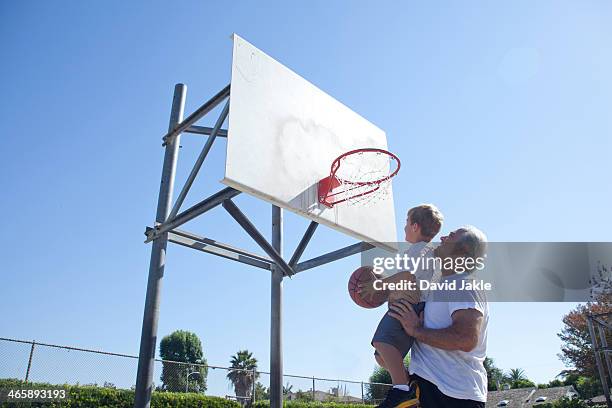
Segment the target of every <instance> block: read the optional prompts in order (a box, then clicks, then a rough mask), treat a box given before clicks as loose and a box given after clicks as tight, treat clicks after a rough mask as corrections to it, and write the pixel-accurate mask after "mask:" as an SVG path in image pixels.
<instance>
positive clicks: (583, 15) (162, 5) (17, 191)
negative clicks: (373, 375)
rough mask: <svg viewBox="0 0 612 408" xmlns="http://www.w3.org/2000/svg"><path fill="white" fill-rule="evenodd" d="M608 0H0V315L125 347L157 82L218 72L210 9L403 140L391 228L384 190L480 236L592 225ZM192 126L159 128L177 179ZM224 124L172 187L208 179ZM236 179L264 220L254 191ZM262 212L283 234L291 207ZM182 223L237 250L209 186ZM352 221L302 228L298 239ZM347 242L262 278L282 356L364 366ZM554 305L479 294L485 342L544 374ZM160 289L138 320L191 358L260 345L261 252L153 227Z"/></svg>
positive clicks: (243, 241) (151, 176)
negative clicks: (273, 293) (172, 132)
mask: <svg viewBox="0 0 612 408" xmlns="http://www.w3.org/2000/svg"><path fill="white" fill-rule="evenodd" d="M611 12H612V6H611V5H610V3H607V2H603V1H583V2H570V1H542V2H537V3H534V2H528V1H518V2H507V3H505V4H501V3H499V2H496V3H491V2H482V3H480V4H470V5H467V4H466V3H460V2H446V3H437V4H431V3H427V4H426V3H420V4H417V3H415V2H377V3H372V2H359V1H351V2H341V1H337V2H324V1H313V2H307V3H301V4H298V3H290V2H257V3H255V2H196V1H182V2H160V1H157V2H129V3H126V2H119V1H106V2H77V1H63V2H54V3H50V2H43V1H38V2H34V1H32V2H4V3H3V4H2V5H0V22H1V23H0V49H2V54H3V64H1V65H0V78H2V79H1V83H2V95H3V98H2V99H1V100H0V128H1V129H2V135H3V140H4V142H3V148H2V152H3V160H2V161H1V162H0V170H1V171H0V179H1V180H2V186H3V190H4V192H5V197H4V199H3V200H1V201H0V211H1V212H2V214H4V221H3V232H4V233H3V234H1V236H0V247H1V248H3V263H4V265H3V266H4V268H3V272H2V274H3V278H2V285H1V286H0V310H2V311H3V313H2V315H3V317H2V319H1V323H0V336H7V337H15V338H25V339H37V340H39V341H46V342H56V343H61V344H71V345H78V346H83V347H92V348H100V349H105V350H111V351H117V352H125V353H130V354H136V353H137V352H138V344H139V338H140V329H141V319H142V310H143V305H144V295H145V285H146V276H147V269H148V261H149V254H150V247H149V246H148V245H145V244H143V242H142V241H143V239H144V236H143V231H144V227H145V226H146V225H150V224H151V222H152V220H153V219H154V215H155V206H156V202H157V192H158V186H159V176H160V173H161V164H162V158H163V149H162V147H161V136H163V134H164V132H165V130H166V129H167V123H168V116H169V108H170V103H171V99H172V90H173V87H174V84H175V83H178V82H183V83H185V84H187V86H188V93H187V106H186V111H187V112H191V111H193V110H194V109H195V108H197V107H198V106H199V105H200V104H201V103H202V102H204V101H205V100H206V99H208V98H209V97H210V96H211V95H213V94H214V93H216V92H217V91H218V90H220V89H221V88H222V87H224V86H225V85H226V84H227V83H228V82H229V79H230V62H231V41H230V39H229V36H230V34H231V33H232V32H236V33H238V34H240V35H241V36H243V37H244V38H245V39H247V40H248V41H250V42H252V43H253V44H255V45H256V46H257V47H259V48H261V49H263V50H264V51H265V52H267V53H268V54H270V55H272V56H273V57H275V58H276V59H277V60H279V61H281V62H282V63H284V64H285V65H287V66H289V67H290V68H291V69H293V70H294V71H296V72H297V73H299V74H300V75H302V76H304V77H305V78H307V79H308V80H310V81H311V82H313V83H314V84H316V85H317V86H319V87H320V88H321V89H323V90H325V91H326V92H328V93H329V94H331V95H333V96H334V97H336V98H337V99H339V100H340V101H342V102H343V103H345V104H346V105H348V106H349V107H351V108H352V109H354V110H355V111H356V112H358V113H360V114H361V115H363V116H365V117H366V118H368V119H369V120H370V121H372V122H373V123H375V124H376V125H378V126H379V127H381V128H383V129H384V130H385V131H386V132H387V136H388V140H389V144H390V148H391V149H392V150H393V151H395V152H396V153H398V154H399V155H400V157H401V158H402V160H403V163H405V166H404V168H403V170H402V172H401V173H400V175H399V176H398V177H397V178H396V181H395V182H394V183H395V185H394V190H395V203H396V212H397V214H398V220H397V223H398V228H401V226H402V222H403V215H402V214H403V213H404V212H405V211H406V209H408V208H410V207H411V206H413V205H415V204H418V203H421V202H433V203H436V204H437V205H438V206H439V207H440V208H441V209H442V211H443V212H444V214H445V217H446V224H445V226H444V229H443V231H445V232H447V231H449V230H450V229H452V228H455V227H457V226H459V225H461V224H465V223H470V224H474V225H476V226H478V227H480V228H481V229H483V230H484V231H485V232H486V233H487V234H488V236H489V238H490V240H492V241H608V240H609V233H610V230H611V229H612V221H611V220H610V217H609V216H608V209H609V203H610V202H611V201H612V189H611V187H610V182H609V172H610V165H609V159H610V151H611V148H612V138H611V137H610V136H611V133H612V119H611V118H612V116H611V115H610V104H611V102H612V98H611V95H612V80H611V79H610V76H609V73H610V72H611V71H612V52H611V51H612V48H611V47H612V46H611V45H610V42H609V38H611V37H612V32H611V31H612V28H610V25H609V24H608V22H609V20H610V17H611ZM211 118H212V117H211ZM212 120H213V119H208V122H206V121H205V122H204V124H208V125H210V122H211V121H212ZM202 143H203V139H202V138H201V137H199V136H195V135H187V136H184V137H183V142H182V145H183V149H182V150H181V154H182V156H181V159H180V163H179V172H178V180H179V184H180V180H184V179H185V177H186V175H187V172H188V171H189V170H190V168H191V163H193V160H194V159H195V156H196V155H197V153H198V152H199V148H200V147H201V146H202ZM224 147H225V146H224V142H223V141H221V142H220V143H217V144H216V145H215V146H214V147H213V149H212V152H211V155H210V157H209V160H207V163H206V165H205V167H204V171H203V172H202V174H201V175H200V176H199V177H198V179H197V182H196V186H194V189H193V190H192V192H191V194H190V196H189V197H188V200H187V203H186V204H187V205H188V204H190V203H194V202H196V201H198V200H200V199H202V198H203V197H205V196H207V195H208V194H210V193H212V192H214V191H216V190H218V189H219V188H220V185H219V184H218V180H220V179H221V178H222V172H223V162H224ZM236 202H237V203H238V204H239V205H240V206H241V208H243V210H244V211H245V212H246V213H247V215H248V216H249V217H250V218H251V219H252V220H253V221H254V222H255V223H256V224H257V225H258V227H259V228H260V229H261V230H262V231H265V232H266V233H269V226H268V225H269V224H268V223H269V217H270V207H269V205H267V204H265V203H262V202H258V201H256V200H255V199H253V198H250V197H246V196H240V197H239V198H237V199H236ZM285 219H286V230H285V231H286V238H287V239H286V250H285V252H286V253H290V252H291V251H292V250H293V248H294V246H295V244H296V243H297V240H299V238H300V237H301V234H302V232H303V230H304V228H305V227H306V225H307V222H306V221H305V220H303V219H300V218H298V217H296V216H294V215H292V214H286V217H285ZM189 229H190V230H192V231H195V232H199V233H201V234H202V235H206V236H210V237H213V238H216V239H219V240H221V241H225V242H231V243H233V244H236V245H238V246H242V247H245V248H248V249H252V250H257V248H255V246H254V244H253V243H252V242H251V241H250V240H249V238H248V237H247V236H246V234H245V233H244V232H243V231H242V230H241V229H240V228H239V227H238V226H236V225H235V224H234V223H233V221H232V220H231V219H230V218H229V216H227V215H226V214H225V213H224V212H223V210H222V209H216V210H213V211H212V212H211V214H209V216H207V217H204V218H202V219H201V220H198V221H196V222H194V223H192V225H190V227H189ZM352 242H353V241H352V240H351V239H349V238H347V237H343V236H342V235H341V234H339V233H336V232H334V231H331V230H329V229H327V228H320V229H319V230H318V231H317V233H316V235H315V239H314V240H313V243H312V245H311V246H310V247H309V249H308V251H307V253H306V254H305V256H306V257H307V256H309V255H310V256H312V255H317V254H320V253H322V252H323V251H326V250H330V249H335V248H337V247H340V246H341V245H344V244H349V243H352ZM358 262H359V259H358V257H354V258H351V259H347V260H343V261H340V262H337V263H334V264H332V265H327V266H324V267H321V268H319V269H316V270H312V271H309V272H308V273H304V274H301V275H300V276H296V277H295V278H293V279H292V280H288V281H286V283H285V287H284V288H285V292H284V293H285V314H284V333H285V338H284V346H285V371H286V372H287V373H294V374H305V375H317V376H324V377H332V378H336V377H341V378H354V379H359V380H361V379H365V378H367V377H368V375H369V374H370V372H371V370H372V368H373V367H374V361H373V359H372V356H371V352H372V350H371V348H370V346H369V339H370V336H371V334H372V332H373V330H374V328H375V325H376V323H377V320H378V319H379V317H380V315H381V313H382V310H373V311H365V310H362V309H359V308H357V307H356V306H354V305H353V304H352V303H351V301H350V299H349V297H348V296H347V294H346V280H347V277H348V275H349V273H350V271H352V270H353V269H354V268H355V267H356V266H357V264H358ZM573 306H574V305H573V304H568V303H550V304H510V303H506V304H493V305H491V324H490V333H489V347H488V350H489V351H488V354H489V355H490V356H491V357H493V358H494V359H495V360H496V362H497V364H498V365H499V366H500V367H502V368H504V369H509V368H515V367H520V368H523V369H525V371H526V373H527V374H528V376H529V377H530V378H532V379H534V380H536V381H538V382H544V381H548V380H550V379H552V378H553V377H554V376H555V375H556V374H557V373H558V372H559V371H560V370H561V369H562V368H563V366H562V364H561V363H560V362H559V360H558V358H557V357H556V353H558V351H559V342H558V340H557V337H556V334H555V333H557V332H558V331H559V330H560V328H561V321H560V320H561V316H562V315H563V314H564V313H565V312H567V311H568V310H569V309H571V308H572V307H573ZM161 307H162V308H161V316H160V322H159V335H160V336H163V335H165V334H168V333H170V332H172V331H173V330H175V329H186V330H191V331H194V332H195V333H197V334H198V335H199V336H200V338H201V339H202V341H203V343H204V349H205V355H206V357H207V358H208V361H209V362H210V363H212V364H218V365H225V364H227V363H228V361H229V357H230V355H231V354H233V353H235V352H236V351H237V350H238V349H241V348H248V349H249V350H251V351H253V352H254V354H255V356H256V357H257V358H258V359H259V360H260V362H261V367H262V368H264V369H267V368H268V367H267V366H268V357H269V351H268V347H269V345H268V338H269V336H268V334H269V276H268V275H267V274H266V273H265V272H263V271H260V270H252V269H250V268H248V267H244V266H242V265H240V264H233V263H229V262H226V261H223V260H220V259H216V258H213V257H211V256H207V255H205V254H201V253H196V252H195V251H190V250H186V249H184V248H181V247H175V246H173V247H171V248H170V250H169V260H168V267H167V269H166V275H165V279H164V285H163V294H162V304H161ZM117 375H122V376H124V377H127V378H128V379H129V378H130V376H134V377H135V370H134V371H133V372H131V371H130V370H124V371H123V372H122V373H121V374H117ZM117 382H119V381H118V380H117ZM128 382H129V380H128ZM306 387H307V386H304V387H303V388H306Z"/></svg>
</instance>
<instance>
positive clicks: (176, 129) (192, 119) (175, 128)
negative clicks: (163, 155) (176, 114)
mask: <svg viewBox="0 0 612 408" xmlns="http://www.w3.org/2000/svg"><path fill="white" fill-rule="evenodd" d="M181 85H182V84H181ZM183 86H184V85H183ZM185 89H187V88H186V87H185ZM229 94H230V85H227V86H226V87H225V88H223V89H222V90H220V91H219V93H217V94H216V95H215V96H213V97H212V98H210V100H208V101H207V102H205V103H204V105H202V106H200V107H199V108H198V109H197V110H196V111H195V112H193V113H192V114H191V115H189V116H188V117H187V119H185V120H181V119H182V116H181V119H179V120H178V121H176V123H173V124H172V125H171V127H170V129H168V133H166V135H165V136H164V137H163V138H162V139H163V141H164V144H168V143H171V142H172V141H173V140H172V139H174V138H175V137H177V136H178V135H180V134H181V133H183V132H184V131H185V130H187V129H189V128H190V127H191V125H193V124H194V123H196V122H197V121H198V120H200V119H202V118H203V117H204V115H206V114H207V113H208V112H210V111H211V110H213V109H214V108H215V107H216V106H217V105H218V104H220V103H221V102H223V100H224V99H225V98H227V97H228V96H229Z"/></svg>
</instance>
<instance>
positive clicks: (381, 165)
mask: <svg viewBox="0 0 612 408" xmlns="http://www.w3.org/2000/svg"><path fill="white" fill-rule="evenodd" d="M399 169H400V160H399V158H398V157H397V156H396V155H394V154H393V153H391V152H388V151H386V150H383V149H374V148H365V149H356V150H351V151H350V152H346V153H344V154H341V155H340V156H338V158H336V160H334V161H333V162H332V165H331V170H330V173H329V176H328V177H325V178H324V179H321V180H320V181H319V185H318V191H319V202H320V203H321V204H323V205H325V206H327V207H329V208H332V207H333V206H334V205H336V204H339V203H343V202H347V203H348V204H359V205H367V204H371V203H373V202H376V201H380V200H383V199H385V198H386V197H387V196H388V195H389V192H390V188H389V187H390V185H391V178H392V177H393V176H395V175H396V174H397V173H398V171H399Z"/></svg>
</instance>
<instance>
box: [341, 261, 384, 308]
mask: <svg viewBox="0 0 612 408" xmlns="http://www.w3.org/2000/svg"><path fill="white" fill-rule="evenodd" d="M376 279H377V276H376V275H375V274H374V271H373V268H372V267H371V266H362V267H360V268H357V269H356V270H355V272H353V273H352V274H351V278H350V279H349V282H348V291H349V295H350V296H351V299H353V302H355V303H356V304H357V305H358V306H361V307H365V308H366V309H373V308H375V307H378V306H380V305H382V304H383V303H385V302H386V301H387V293H386V292H385V291H377V292H376V293H375V294H374V296H373V297H372V299H364V298H362V296H361V294H360V293H359V284H360V283H369V284H373V283H374V281H375V280H376Z"/></svg>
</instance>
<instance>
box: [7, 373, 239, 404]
mask: <svg viewBox="0 0 612 408" xmlns="http://www.w3.org/2000/svg"><path fill="white" fill-rule="evenodd" d="M0 388H1V389H6V388H13V389H16V388H21V389H24V388H37V389H43V388H56V389H57V388H64V389H65V390H66V392H67V394H68V395H69V398H67V399H66V400H64V401H49V402H44V403H43V402H40V403H19V404H15V403H10V404H9V403H4V404H0V407H2V408H5V407H6V408H8V407H11V408H12V407H44V408H46V407H48V408H94V407H95V408H98V407H99V408H132V407H133V405H134V391H132V390H121V389H114V388H103V387H97V386H79V385H51V384H47V383H28V384H27V385H25V384H24V383H23V382H22V381H20V380H15V379H0ZM151 406H152V407H153V408H179V407H180V408H188V407H189V408H191V407H194V408H196V407H197V408H241V407H240V404H238V403H237V402H236V401H230V400H226V399H224V398H219V397H209V396H205V395H202V394H194V393H176V392H153V395H152V396H151Z"/></svg>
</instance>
